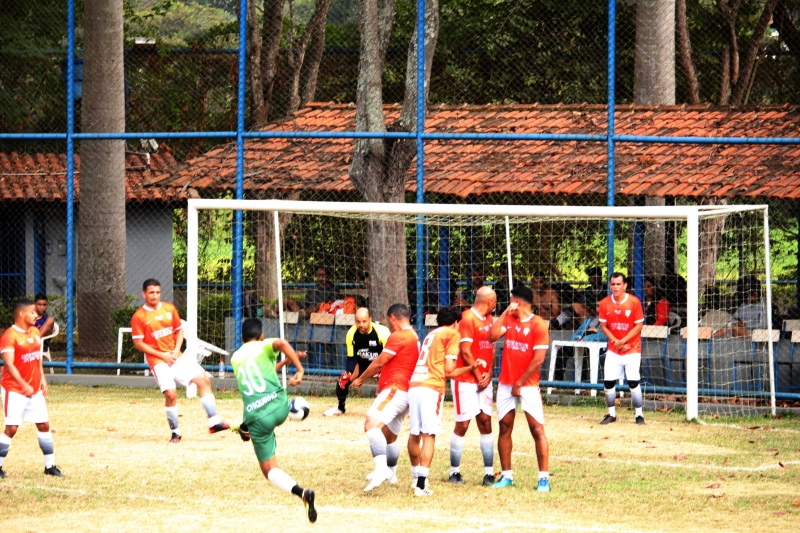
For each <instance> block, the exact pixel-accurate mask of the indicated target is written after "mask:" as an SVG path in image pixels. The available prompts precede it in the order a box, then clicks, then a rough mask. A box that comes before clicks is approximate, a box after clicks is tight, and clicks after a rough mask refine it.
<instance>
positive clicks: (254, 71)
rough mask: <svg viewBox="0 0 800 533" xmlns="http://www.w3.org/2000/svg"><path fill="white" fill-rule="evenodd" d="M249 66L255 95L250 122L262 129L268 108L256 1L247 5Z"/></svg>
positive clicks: (251, 85) (251, 89)
mask: <svg viewBox="0 0 800 533" xmlns="http://www.w3.org/2000/svg"><path fill="white" fill-rule="evenodd" d="M247 66H248V68H249V69H250V92H251V93H252V95H253V96H252V98H253V107H252V109H251V111H250V113H251V114H250V121H251V123H252V124H253V126H255V127H260V126H263V125H265V124H266V123H267V107H266V104H265V102H264V84H263V83H262V79H261V75H262V72H261V31H260V28H259V26H258V13H257V12H256V2H255V0H253V1H251V2H249V3H248V4H247Z"/></svg>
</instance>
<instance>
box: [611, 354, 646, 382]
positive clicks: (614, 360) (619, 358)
mask: <svg viewBox="0 0 800 533" xmlns="http://www.w3.org/2000/svg"><path fill="white" fill-rule="evenodd" d="M641 364H642V354H640V353H626V354H625V355H619V354H616V353H614V352H612V351H611V350H608V351H607V352H606V363H605V364H604V365H603V380H604V381H617V380H618V379H622V378H623V377H625V378H627V379H628V381H631V380H633V381H639V379H640V375H639V367H640V366H641Z"/></svg>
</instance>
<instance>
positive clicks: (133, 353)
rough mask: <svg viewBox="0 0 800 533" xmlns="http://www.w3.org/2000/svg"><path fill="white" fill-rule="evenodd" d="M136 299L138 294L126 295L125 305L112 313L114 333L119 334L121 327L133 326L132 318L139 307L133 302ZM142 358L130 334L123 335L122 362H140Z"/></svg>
mask: <svg viewBox="0 0 800 533" xmlns="http://www.w3.org/2000/svg"><path fill="white" fill-rule="evenodd" d="M135 301H136V296H135V295H133V294H127V295H125V307H121V308H119V309H117V310H115V311H114V312H113V313H112V314H111V324H112V325H113V326H114V335H115V336H116V335H118V334H119V329H120V328H129V327H131V319H132V318H133V314H134V313H135V312H136V310H137V309H138V308H137V307H133V306H132V305H131V304H132V303H133V302H135ZM140 358H141V354H140V353H139V351H138V350H136V347H135V346H134V345H133V340H132V339H131V337H130V336H124V335H123V341H122V362H123V363H135V362H139V360H140Z"/></svg>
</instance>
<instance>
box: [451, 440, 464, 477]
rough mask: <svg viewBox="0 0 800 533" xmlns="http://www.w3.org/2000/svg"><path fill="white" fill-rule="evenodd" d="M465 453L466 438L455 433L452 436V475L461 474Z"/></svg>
mask: <svg viewBox="0 0 800 533" xmlns="http://www.w3.org/2000/svg"><path fill="white" fill-rule="evenodd" d="M463 451H464V437H459V436H458V435H456V434H455V433H453V434H452V435H450V473H451V474H455V473H458V472H461V454H462V453H463Z"/></svg>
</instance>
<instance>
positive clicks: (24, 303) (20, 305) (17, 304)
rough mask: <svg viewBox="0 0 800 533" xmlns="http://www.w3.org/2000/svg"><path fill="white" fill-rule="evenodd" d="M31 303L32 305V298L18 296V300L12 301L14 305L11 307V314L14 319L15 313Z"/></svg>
mask: <svg viewBox="0 0 800 533" xmlns="http://www.w3.org/2000/svg"><path fill="white" fill-rule="evenodd" d="M32 305H33V300H28V299H27V298H20V299H19V300H17V301H15V302H14V307H12V308H11V314H12V315H14V318H15V319H16V318H17V315H18V314H19V313H20V312H21V311H22V310H23V309H27V308H28V307H30V306H32Z"/></svg>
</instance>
